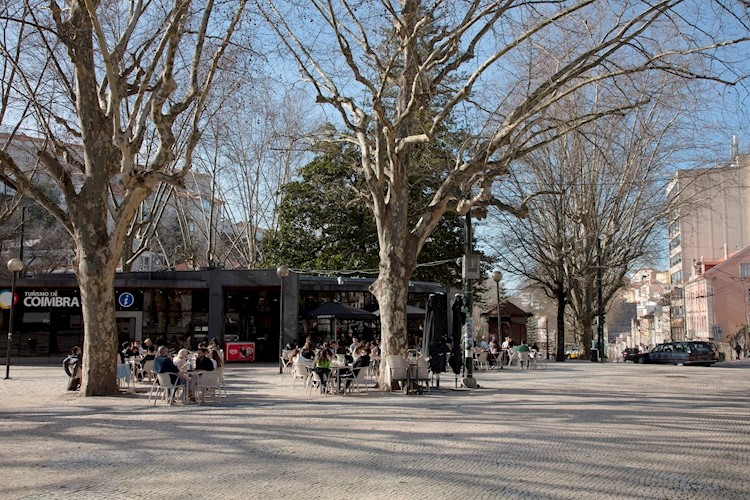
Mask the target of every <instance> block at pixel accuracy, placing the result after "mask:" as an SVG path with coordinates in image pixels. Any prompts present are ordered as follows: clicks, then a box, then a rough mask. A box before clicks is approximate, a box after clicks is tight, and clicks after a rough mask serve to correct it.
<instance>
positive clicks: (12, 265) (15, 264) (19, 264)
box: [5, 258, 24, 380]
mask: <svg viewBox="0 0 750 500" xmlns="http://www.w3.org/2000/svg"><path fill="white" fill-rule="evenodd" d="M23 266H24V264H23V261H22V260H21V259H16V258H13V259H10V260H9V261H8V271H10V273H11V275H12V278H11V285H10V312H9V313H8V349H7V350H6V351H5V380H8V379H9V378H10V344H11V342H12V341H13V310H14V309H15V305H16V275H17V274H18V273H20V272H21V271H23Z"/></svg>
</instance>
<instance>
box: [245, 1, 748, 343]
mask: <svg viewBox="0 0 750 500" xmlns="http://www.w3.org/2000/svg"><path fill="white" fill-rule="evenodd" d="M256 4H257V5H258V7H259V8H260V9H261V11H262V14H263V16H264V17H265V18H266V20H267V21H268V23H269V26H271V27H272V28H273V29H274V30H275V31H276V33H277V35H278V37H277V40H278V42H279V43H280V44H281V45H282V46H283V47H285V48H286V50H287V52H288V53H289V54H291V56H292V58H293V59H294V60H295V61H296V62H297V64H298V67H299V69H300V72H301V74H302V78H303V79H304V80H305V81H307V82H309V84H310V85H311V86H312V88H313V89H314V91H315V92H316V98H317V101H318V102H319V103H321V104H324V105H327V106H330V107H331V108H332V109H334V110H336V111H337V112H338V115H339V118H340V120H341V123H342V124H343V126H344V127H345V129H346V133H345V134H344V135H343V136H341V137H339V139H341V140H345V141H349V142H352V143H354V144H356V145H357V146H358V147H359V148H360V150H361V165H360V168H361V170H362V173H363V175H364V177H365V178H366V180H367V187H368V191H369V193H368V194H369V196H370V202H371V203H372V210H373V213H374V217H375V220H376V224H377V231H378V239H379V246H380V269H379V275H378V278H377V280H376V281H375V283H374V284H373V285H372V287H371V290H372V292H373V294H374V295H375V296H376V297H377V299H378V302H379V304H380V309H381V311H383V314H382V316H381V324H382V335H383V339H382V340H383V342H382V344H383V352H384V354H385V355H388V354H395V353H403V352H404V351H405V350H406V348H407V336H406V314H405V307H406V299H407V293H408V280H409V276H410V275H411V273H412V271H413V269H414V266H415V264H416V261H417V255H418V254H419V252H420V250H421V248H422V246H423V245H424V244H425V241H426V240H427V238H429V236H430V234H431V233H432V231H433V230H434V229H435V227H436V225H437V223H438V221H439V220H440V218H441V217H442V216H443V215H444V214H445V213H447V212H455V213H460V214H464V213H466V212H467V210H468V209H469V208H470V207H472V206H474V207H481V206H483V205H485V206H486V205H488V204H491V203H493V191H492V184H493V181H494V180H495V179H496V178H498V177H501V176H505V175H506V174H507V173H508V171H509V166H510V165H511V163H512V162H514V161H516V160H518V159H520V158H523V157H524V156H525V155H527V154H529V153H530V152H532V151H534V150H535V149H537V148H540V147H542V146H543V145H544V144H545V143H548V142H550V141H553V140H555V139H556V138H557V137H560V136H562V135H564V134H565V133H567V132H569V131H570V130H573V129H576V128H577V127H579V126H581V125H582V124H585V123H588V122H591V121H593V120H595V119H597V118H598V117H600V116H604V115H607V114H611V113H620V112H622V110H625V109H630V108H632V107H635V106H637V105H639V104H640V101H639V97H640V96H639V95H638V94H637V93H633V92H631V90H632V88H633V84H632V83H631V75H634V74H637V73H639V72H644V71H669V72H672V73H676V74H679V75H681V76H683V77H685V78H698V77H702V76H709V77H714V76H716V77H717V78H718V77H723V78H727V79H730V78H731V76H729V75H728V74H727V73H722V74H721V75H710V74H708V73H707V72H706V70H705V69H704V68H703V67H701V63H700V54H701V53H703V52H704V51H709V52H710V55H711V57H713V58H715V59H714V60H718V58H717V56H718V55H720V53H719V51H720V48H721V47H726V46H727V44H728V43H730V44H731V43H737V42H739V41H745V40H746V39H747V38H746V37H744V36H743V37H741V39H738V40H728V39H726V38H724V37H723V34H722V33H718V32H715V33H714V32H712V33H706V32H701V31H699V30H697V29H696V26H697V21H698V20H699V19H701V18H700V17H696V16H700V15H702V16H705V15H706V13H703V12H700V13H695V12H690V11H689V9H688V6H687V5H684V6H683V2H681V1H677V0H674V1H672V0H666V1H658V2H656V3H653V2H650V3H649V2H641V1H632V2H624V3H611V2H599V1H596V0H581V1H559V2H558V1H553V2H543V3H539V2H532V1H513V0H510V1H508V0H505V1H489V0H472V1H468V2H443V1H420V0H401V1H400V2H398V3H397V4H394V3H392V2H389V1H385V0H371V1H363V2H357V3H356V5H355V4H353V3H351V2H348V1H344V0H342V1H339V2H336V1H332V0H311V1H305V2H294V1H292V2H274V1H261V0H256ZM717 5H718V4H717ZM722 7H723V8H726V9H731V8H735V9H736V12H729V15H727V16H725V17H726V18H727V20H728V21H736V20H738V19H739V18H740V17H741V16H746V14H745V13H744V11H743V10H742V8H741V6H739V5H734V4H728V5H726V6H722ZM715 14H716V13H715V12H714V13H713V14H712V15H715ZM683 29H684V30H685V31H684V32H685V33H691V36H690V37H687V36H681V34H680V33H682V32H683V31H681V30H683ZM743 33H744V31H743ZM594 84H597V85H599V86H600V87H601V88H607V90H608V92H609V93H610V94H611V96H612V99H611V100H609V101H608V102H610V103H612V107H610V108H607V109H604V108H602V109H599V110H597V111H596V112H594V113H585V114H581V115H578V116H571V117H570V118H569V119H568V120H566V121H565V122H560V121H557V120H556V119H554V117H550V116H548V115H547V114H546V110H547V109H549V108H550V106H552V105H554V104H555V103H556V102H558V101H559V100H561V99H564V98H566V97H567V96H570V95H585V94H586V93H587V92H589V89H590V87H591V86H592V85H594ZM451 127H453V131H454V132H455V129H456V128H459V127H460V128H461V129H462V132H463V133H462V134H455V135H450V134H448V133H447V131H448V130H449V129H451ZM457 137H461V138H462V139H463V141H457V140H456V139H457ZM430 142H440V143H443V144H448V145H449V146H450V147H451V149H452V150H453V151H454V152H455V162H454V164H453V166H452V168H450V169H449V170H447V171H445V172H444V173H443V176H444V182H443V184H442V187H441V188H440V189H438V190H437V192H436V193H435V195H434V197H433V200H432V202H431V204H430V205H429V206H428V207H427V208H426V209H425V211H424V214H423V216H422V217H421V219H419V221H418V222H417V223H416V224H414V225H412V226H411V227H410V226H409V224H408V222H407V221H408V206H409V203H408V196H409V186H408V179H409V171H410V158H411V155H412V153H413V151H414V146H415V145H417V144H424V143H430ZM507 208H509V209H512V208H513V207H507Z"/></svg>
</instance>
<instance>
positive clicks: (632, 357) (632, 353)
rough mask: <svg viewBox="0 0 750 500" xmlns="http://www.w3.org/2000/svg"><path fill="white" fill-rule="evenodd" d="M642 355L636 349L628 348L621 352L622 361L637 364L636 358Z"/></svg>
mask: <svg viewBox="0 0 750 500" xmlns="http://www.w3.org/2000/svg"><path fill="white" fill-rule="evenodd" d="M642 354H643V353H641V350H640V349H638V348H637V347H628V348H627V349H625V350H624V351H622V360H623V361H632V362H633V363H637V362H638V358H640V357H641V355H642Z"/></svg>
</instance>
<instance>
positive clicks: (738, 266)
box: [685, 246, 750, 343]
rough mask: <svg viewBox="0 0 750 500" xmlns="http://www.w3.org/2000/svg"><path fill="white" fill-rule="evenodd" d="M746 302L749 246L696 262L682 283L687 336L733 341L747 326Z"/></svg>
mask: <svg viewBox="0 0 750 500" xmlns="http://www.w3.org/2000/svg"><path fill="white" fill-rule="evenodd" d="M749 301H750V246H747V247H745V248H743V249H742V250H739V251H737V252H735V253H733V254H731V255H729V256H727V257H726V258H724V259H719V260H713V261H708V260H703V259H701V260H699V261H696V262H695V263H694V264H693V266H692V270H691V273H690V279H689V281H688V282H687V283H686V284H685V313H686V314H685V335H686V337H687V338H690V339H705V340H724V341H726V340H729V339H733V338H735V336H737V335H738V334H739V333H742V332H743V330H744V327H745V325H747V324H748V311H749V307H748V302H749ZM741 343H742V342H741Z"/></svg>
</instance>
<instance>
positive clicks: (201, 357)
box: [195, 347, 214, 372]
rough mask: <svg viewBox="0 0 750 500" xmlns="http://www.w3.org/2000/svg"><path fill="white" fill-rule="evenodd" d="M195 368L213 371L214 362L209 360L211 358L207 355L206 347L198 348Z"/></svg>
mask: <svg viewBox="0 0 750 500" xmlns="http://www.w3.org/2000/svg"><path fill="white" fill-rule="evenodd" d="M195 369H196V370H203V371H206V372H212V371H214V363H213V361H211V358H209V357H208V349H206V348H205V347H201V348H200V349H198V353H197V355H196V357H195Z"/></svg>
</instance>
